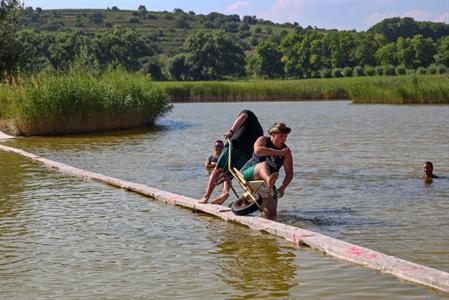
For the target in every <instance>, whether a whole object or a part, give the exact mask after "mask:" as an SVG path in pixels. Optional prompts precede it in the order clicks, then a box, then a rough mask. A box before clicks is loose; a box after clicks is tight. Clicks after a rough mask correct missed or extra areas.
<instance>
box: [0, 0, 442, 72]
mask: <svg viewBox="0 0 449 300" xmlns="http://www.w3.org/2000/svg"><path fill="white" fill-rule="evenodd" d="M0 3H1V6H0V76H2V77H5V76H8V75H11V74H12V75H13V74H16V73H20V72H23V73H34V72H39V71H41V70H44V69H48V68H50V69H54V70H64V69H66V68H68V66H70V65H71V64H72V63H73V60H74V59H75V57H76V55H77V54H78V53H79V52H80V51H81V49H84V50H86V52H87V53H88V56H89V60H90V62H91V63H92V64H94V65H96V66H97V68H98V69H99V70H104V69H106V68H109V67H117V66H120V67H123V68H125V69H126V70H128V71H133V72H134V71H140V72H143V73H146V74H151V76H152V77H153V79H156V80H167V79H169V80H221V79H226V78H249V77H252V78H268V79H272V78H292V79H300V78H318V77H341V76H361V75H375V74H378V75H395V74H398V75H400V74H405V73H407V72H410V70H416V71H417V72H418V73H426V72H427V73H431V74H432V73H444V72H446V71H447V68H448V67H449V25H446V24H443V23H433V22H416V21H414V20H413V19H412V18H390V19H385V20H384V21H382V22H380V23H378V24H376V25H374V26H373V27H371V28H370V29H369V30H368V31H367V32H356V31H337V30H320V29H317V28H311V27H307V28H302V27H301V26H299V25H298V24H291V28H292V30H290V31H286V30H283V31H279V32H278V34H272V35H271V38H266V39H261V40H255V42H254V44H252V45H251V46H248V45H247V44H246V42H245V40H244V39H243V38H247V37H245V34H243V35H242V33H244V32H247V33H249V34H251V32H250V31H249V28H250V26H253V27H254V26H256V25H257V26H259V27H254V28H255V29H254V32H255V33H257V31H261V30H262V28H264V29H263V30H265V31H266V32H270V31H271V32H273V30H276V24H274V23H272V22H269V21H263V20H259V19H257V18H256V17H251V16H245V17H243V18H242V19H240V17H239V16H237V15H231V16H224V15H222V14H219V13H211V14H209V15H207V16H202V18H203V26H204V28H202V29H197V30H189V27H190V24H191V23H189V22H190V20H191V18H193V17H197V16H196V15H195V13H194V12H189V13H185V12H183V11H182V10H179V9H177V10H175V11H174V12H173V13H165V14H164V15H165V16H166V18H167V17H172V18H177V21H179V22H176V23H175V24H177V25H176V26H178V27H180V28H183V30H185V33H186V35H185V40H184V42H183V46H182V47H180V48H179V49H177V51H176V52H175V53H173V54H172V55H168V53H162V50H161V47H160V46H159V42H158V39H157V37H156V38H155V37H154V36H146V37H145V36H143V35H142V34H141V33H139V32H138V31H137V30H134V29H133V27H132V26H116V25H113V24H108V25H104V24H103V23H104V22H105V21H104V15H103V14H102V13H100V12H92V13H90V15H89V20H90V21H91V22H93V23H96V24H103V25H102V27H101V29H99V30H97V31H95V32H91V31H83V30H58V31H52V30H49V28H46V29H47V30H36V29H33V28H30V26H28V27H25V25H29V24H30V23H31V24H38V23H39V22H42V17H41V15H42V10H40V9H35V10H34V9H30V8H24V7H22V6H21V3H20V1H17V0H2V1H1V2H0ZM117 10H118V8H117V7H113V8H112V9H110V11H111V12H113V11H117ZM55 14H56V15H55ZM55 14H54V15H53V17H52V18H53V19H57V18H58V15H57V13H56V12H55ZM20 16H22V17H20ZM133 16H134V17H135V18H137V20H141V19H142V18H146V19H148V18H150V16H152V13H151V12H149V11H147V10H146V8H145V6H142V5H141V6H139V8H138V10H136V11H134V12H133ZM47 17H48V16H47ZM153 17H154V15H153ZM181 20H183V21H184V22H181ZM139 22H140V21H139ZM46 24H47V23H46ZM262 25H264V26H268V27H262ZM273 28H274V29H273ZM282 28H284V27H282ZM50 29H51V28H50ZM59 29H61V28H59ZM62 29H63V28H62ZM257 29H259V30H257Z"/></svg>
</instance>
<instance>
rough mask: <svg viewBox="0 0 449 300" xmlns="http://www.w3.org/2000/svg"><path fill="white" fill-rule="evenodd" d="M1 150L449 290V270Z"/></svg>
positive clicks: (428, 285) (408, 279)
mask: <svg viewBox="0 0 449 300" xmlns="http://www.w3.org/2000/svg"><path fill="white" fill-rule="evenodd" d="M0 150H3V151H6V152H11V153H16V154H19V155H22V156H24V157H27V158H30V159H32V160H34V161H37V162H40V163H42V164H43V165H45V166H47V167H49V168H51V169H56V170H59V171H61V172H64V173H67V174H70V175H74V176H77V177H81V178H85V179H91V180H95V181H98V182H101V183H106V184H109V185H112V186H115V187H120V188H123V189H126V190H129V191H133V192H136V193H139V194H142V195H146V196H149V197H151V198H153V199H156V200H159V201H161V202H164V203H167V204H172V205H177V206H183V207H187V208H190V209H193V210H194V211H202V212H205V213H207V214H210V215H214V216H217V217H219V218H222V219H223V220H226V221H232V222H235V223H239V224H242V225H246V226H248V227H249V228H251V229H254V230H260V231H264V232H267V233H270V234H272V235H275V236H278V237H282V238H284V239H286V240H287V241H290V242H292V243H293V244H294V245H305V246H309V247H311V248H313V249H316V250H318V251H321V252H323V253H326V254H328V255H330V256H333V257H336V258H339V259H341V260H344V261H349V262H352V263H355V264H358V265H362V266H365V267H368V268H371V269H374V270H378V271H380V272H383V273H386V274H391V275H394V276H396V277H398V278H400V279H403V280H407V281H410V282H413V283H417V284H421V285H424V286H427V287H431V288H434V289H437V290H440V291H444V292H448V293H449V273H447V272H444V271H440V270H437V269H434V268H430V267H426V266H423V265H419V264H415V263H413V262H409V261H406V260H403V259H400V258H397V257H394V256H390V255H386V254H383V253H381V252H377V251H373V250H370V249H368V248H364V247H360V246H357V245H354V244H350V243H347V242H344V241H341V240H337V239H334V238H331V237H329V236H326V235H323V234H320V233H317V232H313V231H310V230H306V229H301V228H298V227H294V226H290V225H286V224H282V223H278V222H274V221H270V220H267V219H263V218H259V217H254V216H237V215H234V213H232V212H231V211H230V209H229V208H227V207H224V206H221V205H214V204H199V203H198V201H197V200H196V199H192V198H189V197H185V196H182V195H177V194H173V193H169V192H165V191H161V190H158V189H155V188H152V187H149V186H147V185H144V184H137V183H133V182H128V181H124V180H120V179H116V178H113V177H109V176H105V175H102V174H98V173H94V172H90V171H85V170H82V169H78V168H74V167H71V166H69V165H65V164H62V163H59V162H55V161H52V160H49V159H46V158H43V157H40V156H38V155H35V154H32V153H29V152H26V151H23V150H21V149H16V148H12V147H8V146H4V145H1V144H0Z"/></svg>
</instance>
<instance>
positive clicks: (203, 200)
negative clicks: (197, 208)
mask: <svg viewBox="0 0 449 300" xmlns="http://www.w3.org/2000/svg"><path fill="white" fill-rule="evenodd" d="M207 201H209V197H206V196H203V198H201V199H200V201H198V203H201V204H206V203H207Z"/></svg>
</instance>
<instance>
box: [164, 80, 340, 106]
mask: <svg viewBox="0 0 449 300" xmlns="http://www.w3.org/2000/svg"><path fill="white" fill-rule="evenodd" d="M157 84H158V85H159V86H161V87H163V88H164V89H165V90H166V91H167V93H168V94H169V95H170V98H171V100H172V102H207V101H270V100H313V99H348V94H347V92H346V85H347V82H346V81H345V80H340V79H334V80H322V79H310V80H257V81H196V82H185V81H178V82H158V83H157Z"/></svg>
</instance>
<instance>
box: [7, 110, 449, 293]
mask: <svg viewBox="0 0 449 300" xmlns="http://www.w3.org/2000/svg"><path fill="white" fill-rule="evenodd" d="M244 108H249V109H251V110H253V111H254V112H255V113H256V114H257V115H258V116H259V119H260V120H261V122H262V125H263V127H264V128H265V130H266V129H268V127H269V126H270V125H271V124H272V123H273V122H274V121H277V120H282V121H285V122H286V123H287V124H288V125H289V126H290V127H292V133H291V134H290V136H289V139H288V141H287V144H288V145H289V146H290V148H291V149H292V152H293V157H294V167H295V178H294V181H293V182H292V183H291V185H290V186H289V187H288V188H287V191H286V196H285V197H284V198H283V199H281V201H280V205H279V206H280V207H279V220H280V221H282V222H285V223H289V224H292V225H297V226H301V227H303V228H308V229H311V230H314V231H318V232H321V233H324V234H327V235H330V236H332V237H336V238H339V239H343V240H345V241H349V242H352V243H355V244H358V245H360V246H365V247H368V248H371V249H374V250H377V251H381V252H384V253H387V254H390V255H395V256H399V257H401V258H404V259H407V260H411V261H413V262H417V263H421V264H425V265H428V266H431V267H435V268H437V269H441V270H445V271H449V217H448V212H449V121H448V120H449V106H390V105H366V106H365V105H351V104H349V102H306V103H292V102H282V103H215V104H210V103H209V104H179V105H176V106H175V109H174V111H173V112H172V113H171V114H170V115H169V116H168V117H167V118H165V119H162V120H160V121H159V122H158V126H157V127H156V128H152V129H142V130H137V131H124V132H114V133H107V134H101V135H98V134H97V135H83V136H70V137H62V138H61V137H57V138H51V137H45V138H43V137H35V138H28V139H18V140H14V141H7V142H3V143H4V144H6V145H10V146H13V147H18V148H22V149H25V150H27V151H30V152H33V153H36V154H39V155H42V156H45V157H47V158H50V159H54V160H57V161H60V162H64V163H67V164H69V165H73V166H76V167H79V168H83V169H87V170H90V171H95V172H99V173H102V174H106V175H109V176H113V177H117V178H120V179H125V180H130V181H133V182H139V183H145V184H148V185H150V186H153V187H156V188H160V189H163V190H167V191H171V192H175V193H179V194H184V195H187V196H191V197H194V198H199V197H200V196H201V195H202V194H203V193H204V189H205V184H206V181H207V175H206V173H205V171H204V170H203V163H204V160H205V159H206V157H207V156H208V155H209V154H210V152H211V151H212V149H211V147H212V142H213V141H214V140H215V139H217V138H220V137H222V133H223V132H224V131H225V130H226V129H228V128H229V126H230V124H231V123H232V121H233V119H234V118H235V117H236V116H237V114H238V113H239V112H240V110H242V109H244ZM424 160H432V161H433V163H434V166H435V173H436V174H438V175H441V176H442V177H443V178H441V179H437V180H434V182H433V183H432V184H430V185H429V184H424V183H423V181H422V180H421V179H420V176H421V168H422V163H423V161H424ZM0 282H1V284H0V298H5V299H11V298H16V299H23V298H81V297H82V298H115V299H120V298H148V299H248V298H269V299H273V298H279V299H379V298H382V297H383V298H389V299H423V298H425V299H437V298H444V297H447V294H446V295H445V294H442V293H439V292H435V291H433V290H431V289H427V288H423V287H420V286H416V285H413V284H409V283H404V282H401V281H399V280H397V279H396V278H394V277H392V276H385V275H382V274H380V273H378V272H375V271H372V270H369V269H364V268H362V267H359V266H355V265H353V264H349V263H345V262H341V261H339V260H336V259H332V258H329V257H326V256H323V255H322V254H320V253H318V252H315V251H313V250H310V249H307V248H297V249H295V248H292V247H291V245H290V244H289V243H288V242H285V241H283V240H281V239H278V238H275V237H272V236H269V235H267V234H262V233H258V232H253V231H250V230H248V229H246V228H245V227H242V226H238V225H235V224H232V223H226V222H223V221H221V220H219V219H215V218H211V217H208V216H206V215H203V214H193V213H191V212H190V211H189V210H186V209H181V208H177V207H172V206H167V205H164V204H161V203H159V202H155V201H153V200H151V199H148V198H145V197H142V196H138V195H135V194H132V193H129V192H125V191H122V190H120V189H115V188H112V187H109V186H104V185H102V184H99V183H95V182H90V181H83V180H80V179H78V178H75V177H69V176H67V175H64V174H60V173H57V172H55V171H51V170H48V169H46V168H44V167H42V166H40V165H38V164H36V163H33V162H31V161H29V160H26V159H24V158H22V157H19V156H17V155H13V154H8V153H1V152H0Z"/></svg>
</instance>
